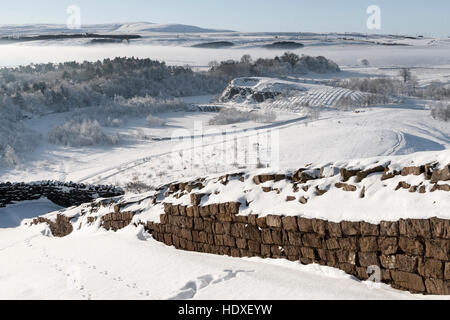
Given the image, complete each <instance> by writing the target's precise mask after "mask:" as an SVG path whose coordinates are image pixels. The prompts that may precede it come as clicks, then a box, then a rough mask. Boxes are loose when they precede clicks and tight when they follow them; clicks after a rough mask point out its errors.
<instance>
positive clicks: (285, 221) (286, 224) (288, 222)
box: [282, 217, 298, 231]
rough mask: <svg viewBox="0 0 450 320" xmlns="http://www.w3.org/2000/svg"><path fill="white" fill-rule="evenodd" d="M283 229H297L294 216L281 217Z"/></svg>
mask: <svg viewBox="0 0 450 320" xmlns="http://www.w3.org/2000/svg"><path fill="white" fill-rule="evenodd" d="M282 225H283V229H284V230H286V231H297V230H298V224H297V218H296V217H283V218H282Z"/></svg>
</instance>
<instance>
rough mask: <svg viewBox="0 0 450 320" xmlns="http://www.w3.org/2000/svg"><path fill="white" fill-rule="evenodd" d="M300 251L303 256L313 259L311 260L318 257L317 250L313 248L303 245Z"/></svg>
mask: <svg viewBox="0 0 450 320" xmlns="http://www.w3.org/2000/svg"><path fill="white" fill-rule="evenodd" d="M300 252H301V256H302V258H308V259H311V260H315V259H316V252H315V251H314V249H313V248H306V247H302V248H301V249H300Z"/></svg>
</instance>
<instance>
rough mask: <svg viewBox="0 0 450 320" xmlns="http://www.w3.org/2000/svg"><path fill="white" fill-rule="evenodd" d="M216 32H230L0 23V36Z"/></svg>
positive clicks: (175, 27)
mask: <svg viewBox="0 0 450 320" xmlns="http://www.w3.org/2000/svg"><path fill="white" fill-rule="evenodd" d="M151 32H159V33H217V32H232V31H231V30H217V29H204V28H200V27H196V26H190V25H183V24H155V23H149V22H136V23H111V24H93V25H83V26H82V28H81V29H78V30H73V29H69V28H67V26H66V25H64V24H25V25H0V36H3V37H13V36H20V37H24V36H32V35H48V34H65V33H69V34H74V33H121V34H124V33H127V34H129V33H133V34H135V33H151Z"/></svg>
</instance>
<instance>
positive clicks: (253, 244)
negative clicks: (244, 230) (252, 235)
mask: <svg viewBox="0 0 450 320" xmlns="http://www.w3.org/2000/svg"><path fill="white" fill-rule="evenodd" d="M248 250H249V251H250V252H253V253H261V245H260V243H259V242H257V241H253V240H248Z"/></svg>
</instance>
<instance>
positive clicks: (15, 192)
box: [0, 181, 124, 207]
mask: <svg viewBox="0 0 450 320" xmlns="http://www.w3.org/2000/svg"><path fill="white" fill-rule="evenodd" d="M123 194H124V192H123V190H122V189H121V188H117V187H114V186H102V185H100V186H95V185H85V184H76V183H72V182H67V183H65V182H56V181H45V182H36V183H9V182H7V183H0V207H4V206H6V205H8V204H10V203H12V202H18V201H25V200H36V199H39V198H41V197H47V198H48V199H49V200H50V201H52V202H53V203H55V204H57V205H60V206H62V207H72V206H79V205H81V204H83V203H87V202H91V201H93V200H94V199H96V198H110V197H116V196H120V195H123Z"/></svg>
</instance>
